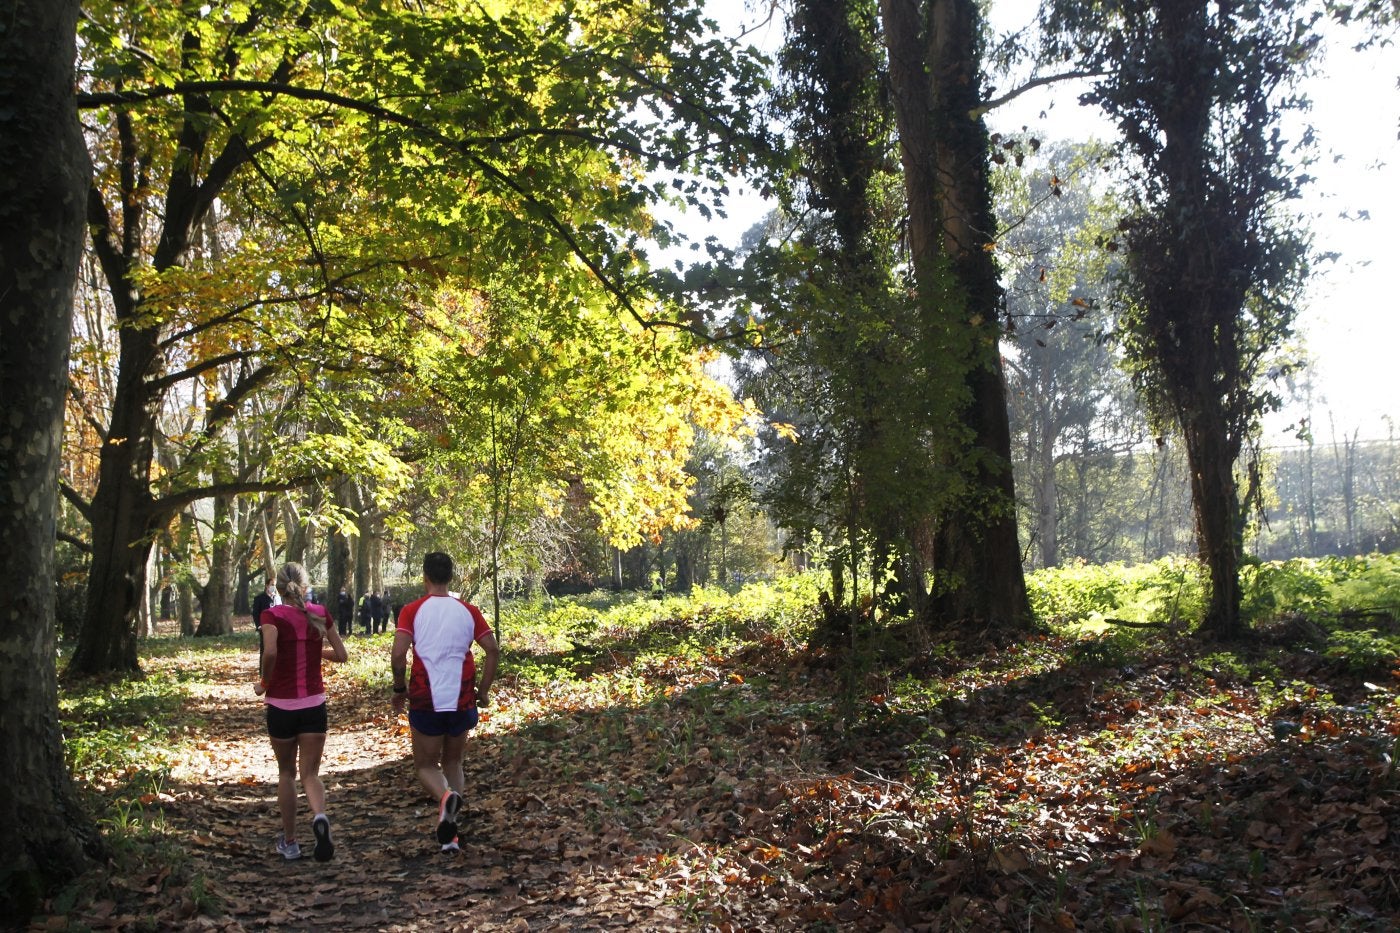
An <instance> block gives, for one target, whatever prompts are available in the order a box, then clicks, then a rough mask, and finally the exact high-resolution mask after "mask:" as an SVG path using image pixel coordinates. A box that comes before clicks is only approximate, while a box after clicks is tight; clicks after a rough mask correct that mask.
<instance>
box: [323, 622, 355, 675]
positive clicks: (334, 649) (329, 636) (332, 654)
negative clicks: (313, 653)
mask: <svg viewBox="0 0 1400 933" xmlns="http://www.w3.org/2000/svg"><path fill="white" fill-rule="evenodd" d="M326 615H327V616H329V615H330V612H329V611H327V613H326ZM326 640H327V641H329V642H330V644H329V645H324V646H322V648H321V657H322V658H324V659H325V660H327V661H336V662H340V663H344V662H345V661H346V660H348V659H349V658H350V652H348V651H346V650H345V642H343V641H341V639H340V631H339V630H338V629H336V627H335V622H334V621H331V620H330V619H329V618H328V619H327V621H326Z"/></svg>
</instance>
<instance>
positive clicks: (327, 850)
mask: <svg viewBox="0 0 1400 933" xmlns="http://www.w3.org/2000/svg"><path fill="white" fill-rule="evenodd" d="M311 832H312V833H313V834H315V836H316V848H315V849H313V850H312V854H313V855H314V856H315V857H316V861H318V862H329V861H330V860H331V856H332V855H334V854H335V843H333V842H331V821H330V817H328V816H326V815H325V814H324V813H321V814H318V815H317V816H316V819H314V820H312V821H311Z"/></svg>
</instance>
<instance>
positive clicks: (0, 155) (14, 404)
mask: <svg viewBox="0 0 1400 933" xmlns="http://www.w3.org/2000/svg"><path fill="white" fill-rule="evenodd" d="M78 7H79V4H78V3H77V2H76V0H16V2H14V3H10V4H7V5H6V7H5V12H4V16H3V20H4V25H3V28H0V398H3V399H4V406H5V417H4V418H3V419H0V476H3V477H4V482H3V483H0V527H4V528H5V529H7V532H6V535H7V540H6V542H5V546H4V547H3V548H0V580H4V586H3V587H0V749H3V751H0V788H3V791H0V912H3V913H2V914H0V915H3V916H4V917H5V919H6V920H7V921H10V922H15V921H18V922H19V923H20V924H21V925H22V924H23V922H24V921H25V920H26V919H28V917H29V916H30V914H31V913H32V912H33V911H34V910H35V909H36V908H37V906H38V904H39V901H40V899H41V898H43V897H44V896H45V895H47V894H48V893H49V892H51V891H52V890H53V889H54V888H55V887H57V886H58V885H59V884H61V883H63V882H65V881H67V880H68V879H70V878H73V877H74V876H76V875H78V874H79V873H81V872H82V871H84V870H85V869H86V868H87V866H88V857H89V856H96V855H98V854H99V853H100V840H99V838H98V836H97V834H96V832H95V830H94V828H93V826H92V823H91V822H90V821H89V819H88V817H87V816H86V814H84V813H83V811H82V808H81V807H80V806H79V804H78V801H77V798H76V796H75V794H74V792H73V786H72V783H71V780H70V778H69V776H68V769H67V767H66V766H65V765H64V761H63V742H62V735H61V733H60V730H59V725H58V681H57V672H56V670H55V667H54V658H55V657H56V654H57V645H56V640H55V638H56V636H55V630H54V582H55V580H54V574H55V570H54V540H55V534H56V532H57V509H58V485H57V480H58V474H59V465H60V462H61V461H60V458H61V451H62V439H63V414H64V395H65V393H66V390H67V379H68V344H69V337H70V328H71V321H72V317H71V315H72V310H73V293H74V287H75V284H76V282H77V269H78V258H79V255H80V254H81V252H82V246H83V231H84V227H83V195H84V192H85V191H86V188H87V184H88V181H87V178H88V173H89V167H88V160H87V152H86V150H85V149H84V148H83V139H82V134H81V132H80V130H79V127H78V119H77V114H76V112H75V110H74V106H73V86H74V74H73V62H74V57H75V54H76V47H75V41H74V36H75V31H74V30H75V27H76V22H77V16H78Z"/></svg>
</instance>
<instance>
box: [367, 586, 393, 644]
mask: <svg viewBox="0 0 1400 933" xmlns="http://www.w3.org/2000/svg"><path fill="white" fill-rule="evenodd" d="M369 607H370V614H371V615H373V616H374V634H376V635H378V634H379V633H380V632H383V631H385V630H387V629H388V628H389V594H387V593H385V594H384V595H383V596H380V595H379V594H378V593H371V594H369Z"/></svg>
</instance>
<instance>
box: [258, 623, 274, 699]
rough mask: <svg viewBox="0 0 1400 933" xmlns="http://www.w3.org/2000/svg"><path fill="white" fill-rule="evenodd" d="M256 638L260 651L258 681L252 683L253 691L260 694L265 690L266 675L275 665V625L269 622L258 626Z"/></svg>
mask: <svg viewBox="0 0 1400 933" xmlns="http://www.w3.org/2000/svg"><path fill="white" fill-rule="evenodd" d="M258 638H259V639H261V642H262V651H261V652H259V654H258V682H257V683H256V684H254V685H253V692H254V693H256V694H257V695H258V696H262V695H263V694H264V693H266V692H267V675H268V674H270V673H271V672H272V669H273V668H274V667H276V665H277V626H275V625H273V624H271V623H269V624H267V625H263V626H261V627H259V629H258Z"/></svg>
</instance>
